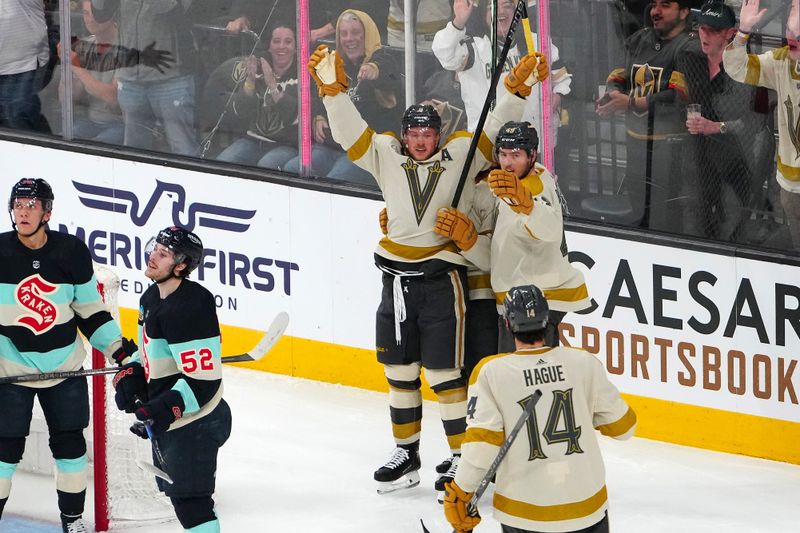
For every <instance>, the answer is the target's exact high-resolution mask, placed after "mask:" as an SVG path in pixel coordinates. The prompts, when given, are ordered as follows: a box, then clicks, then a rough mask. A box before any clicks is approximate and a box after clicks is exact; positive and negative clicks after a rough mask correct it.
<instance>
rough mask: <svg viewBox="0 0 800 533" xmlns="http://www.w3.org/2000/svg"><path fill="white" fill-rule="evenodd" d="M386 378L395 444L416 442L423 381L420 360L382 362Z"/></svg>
mask: <svg viewBox="0 0 800 533" xmlns="http://www.w3.org/2000/svg"><path fill="white" fill-rule="evenodd" d="M383 371H384V373H385V374H386V380H387V381H388V382H389V416H390V417H391V420H392V435H394V441H395V443H396V444H397V445H398V446H404V445H407V444H413V443H418V442H419V435H420V432H421V431H422V391H421V390H420V388H421V387H422V381H421V380H420V378H419V376H420V366H419V363H414V364H411V365H384V367H383Z"/></svg>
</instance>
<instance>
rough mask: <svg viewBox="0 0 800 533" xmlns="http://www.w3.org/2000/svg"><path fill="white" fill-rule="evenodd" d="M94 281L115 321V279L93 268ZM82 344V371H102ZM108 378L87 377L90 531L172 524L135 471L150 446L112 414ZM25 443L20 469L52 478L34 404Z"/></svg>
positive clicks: (161, 499)
mask: <svg viewBox="0 0 800 533" xmlns="http://www.w3.org/2000/svg"><path fill="white" fill-rule="evenodd" d="M95 277H96V278H97V285H98V289H99V290H100V294H101V295H102V296H103V301H104V302H105V304H106V307H107V308H108V310H109V311H110V312H111V314H112V316H113V317H114V319H115V320H117V322H119V306H118V301H117V297H118V294H119V289H120V279H119V276H118V275H117V274H116V273H115V272H114V271H113V270H112V269H111V268H109V267H106V266H103V265H95ZM85 345H86V350H87V354H89V355H88V356H87V359H86V362H85V363H84V367H85V368H89V367H93V368H99V367H105V366H108V362H107V361H106V360H105V358H104V356H103V354H102V353H101V352H99V351H97V350H93V349H92V348H91V346H90V345H89V343H88V342H86V343H85ZM112 376H113V374H112V375H100V376H93V377H91V378H88V379H90V380H91V382H90V387H89V394H90V405H91V423H90V427H89V430H88V431H87V434H86V439H87V448H88V452H87V455H88V458H89V475H90V483H93V488H94V522H95V530H96V531H107V530H108V529H114V530H117V529H123V528H125V527H135V526H141V525H144V524H151V525H152V524H158V523H163V522H167V521H171V520H174V519H175V514H174V512H173V510H172V506H171V504H170V501H169V499H168V498H166V497H165V496H164V495H163V494H162V493H160V492H159V491H158V489H157V487H156V483H155V480H154V478H153V477H152V475H149V474H147V473H145V472H144V471H143V470H142V469H140V468H139V467H138V466H136V462H137V461H144V462H152V460H153V459H152V456H151V451H150V443H149V441H145V440H142V439H140V438H138V437H136V436H135V435H133V434H132V433H131V432H130V430H129V428H130V426H131V424H132V423H133V417H132V415H130V414H126V413H123V412H121V411H119V410H117V408H116V405H115V403H114V389H113V387H112V385H111V377H112ZM28 440H29V441H33V442H30V443H29V445H28V446H26V448H27V449H28V450H29V451H30V452H32V453H28V452H26V456H25V457H24V458H23V461H22V463H21V464H20V468H21V469H23V470H27V471H33V472H38V473H43V474H52V472H53V471H54V470H53V468H54V466H53V460H52V458H51V457H50V456H49V449H48V447H47V426H46V424H45V422H44V415H43V414H42V413H41V410H40V409H39V408H38V404H37V409H36V410H35V411H34V419H33V421H32V423H31V435H30V437H29V439H28ZM37 441H38V442H37Z"/></svg>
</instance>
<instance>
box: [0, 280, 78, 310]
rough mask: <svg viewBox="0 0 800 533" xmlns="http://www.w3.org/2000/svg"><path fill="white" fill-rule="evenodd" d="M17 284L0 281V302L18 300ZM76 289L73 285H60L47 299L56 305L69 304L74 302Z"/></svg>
mask: <svg viewBox="0 0 800 533" xmlns="http://www.w3.org/2000/svg"><path fill="white" fill-rule="evenodd" d="M16 293H17V285H16V284H15V283H0V302H6V303H11V304H13V303H14V302H16V301H17V300H16V297H17V294H16ZM73 294H74V290H73V287H72V285H59V286H58V289H57V290H56V291H55V292H52V293H49V294H48V295H47V299H48V300H49V301H51V302H53V303H54V304H55V305H59V306H61V305H68V304H70V303H72V298H73Z"/></svg>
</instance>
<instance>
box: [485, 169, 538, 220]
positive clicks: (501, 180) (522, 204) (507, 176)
mask: <svg viewBox="0 0 800 533" xmlns="http://www.w3.org/2000/svg"><path fill="white" fill-rule="evenodd" d="M489 187H490V188H491V189H492V192H493V193H494V195H495V196H497V197H498V198H500V199H501V200H503V201H504V202H505V203H507V204H508V206H509V207H510V208H511V209H513V210H514V211H515V212H517V213H520V214H523V215H530V214H531V211H533V195H532V194H531V191H529V190H528V189H527V188H526V187H525V185H523V184H522V182H521V181H520V180H519V178H517V176H515V175H514V174H513V173H512V172H508V171H505V170H503V169H499V168H497V169H494V170H492V171H491V172H490V173H489Z"/></svg>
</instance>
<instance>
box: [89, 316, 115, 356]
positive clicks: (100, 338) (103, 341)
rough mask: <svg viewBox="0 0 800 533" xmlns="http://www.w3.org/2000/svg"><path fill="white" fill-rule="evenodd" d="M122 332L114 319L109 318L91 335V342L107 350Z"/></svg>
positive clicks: (96, 346) (102, 349)
mask: <svg viewBox="0 0 800 533" xmlns="http://www.w3.org/2000/svg"><path fill="white" fill-rule="evenodd" d="M120 335H122V332H121V331H120V330H119V326H118V325H117V323H116V322H115V321H114V320H109V321H108V322H106V323H105V324H103V325H102V326H100V327H99V328H97V329H96V330H95V331H94V333H93V334H92V336H91V337H89V344H91V345H92V346H94V347H95V348H97V349H98V350H100V351H101V352H105V351H106V349H107V348H108V347H109V346H110V345H111V343H112V342H114V341H115V340H117V339H119V337H120Z"/></svg>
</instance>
